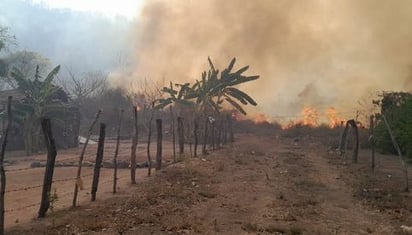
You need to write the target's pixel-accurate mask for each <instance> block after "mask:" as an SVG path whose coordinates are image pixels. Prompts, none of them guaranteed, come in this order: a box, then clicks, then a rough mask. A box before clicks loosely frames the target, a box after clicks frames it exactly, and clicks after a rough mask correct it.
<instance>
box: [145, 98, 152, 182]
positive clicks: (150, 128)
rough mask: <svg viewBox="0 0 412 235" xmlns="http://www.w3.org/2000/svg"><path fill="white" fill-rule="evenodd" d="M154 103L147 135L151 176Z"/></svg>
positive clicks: (148, 169) (148, 171) (148, 173)
mask: <svg viewBox="0 0 412 235" xmlns="http://www.w3.org/2000/svg"><path fill="white" fill-rule="evenodd" d="M153 108H154V105H152V110H151V112H152V113H151V114H150V119H149V130H148V132H149V133H148V135H147V148H146V151H147V175H148V176H151V175H152V156H151V154H150V144H151V143H152V122H153V117H154V109H153Z"/></svg>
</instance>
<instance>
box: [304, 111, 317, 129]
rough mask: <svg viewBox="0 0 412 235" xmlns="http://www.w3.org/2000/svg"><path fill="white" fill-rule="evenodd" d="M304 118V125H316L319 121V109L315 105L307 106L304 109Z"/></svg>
mask: <svg viewBox="0 0 412 235" xmlns="http://www.w3.org/2000/svg"><path fill="white" fill-rule="evenodd" d="M302 114H303V120H302V121H301V122H302V124H303V125H304V126H310V127H315V126H317V125H318V122H319V114H318V111H317V110H316V109H315V108H313V107H308V106H305V107H304V108H303V111H302Z"/></svg>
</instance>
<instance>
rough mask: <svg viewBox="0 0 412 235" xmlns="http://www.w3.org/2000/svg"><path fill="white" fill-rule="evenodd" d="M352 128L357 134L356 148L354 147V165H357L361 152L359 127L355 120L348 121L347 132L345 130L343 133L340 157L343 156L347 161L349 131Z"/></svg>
mask: <svg viewBox="0 0 412 235" xmlns="http://www.w3.org/2000/svg"><path fill="white" fill-rule="evenodd" d="M350 127H352V129H353V130H354V132H355V144H354V147H353V154H352V162H353V163H357V162H358V152H359V130H358V127H357V125H356V122H355V120H353V119H351V120H348V121H347V122H346V126H345V130H344V131H343V133H342V138H341V141H340V146H339V150H340V155H341V156H342V157H343V158H344V159H346V157H345V153H346V138H347V135H348V131H349V128H350Z"/></svg>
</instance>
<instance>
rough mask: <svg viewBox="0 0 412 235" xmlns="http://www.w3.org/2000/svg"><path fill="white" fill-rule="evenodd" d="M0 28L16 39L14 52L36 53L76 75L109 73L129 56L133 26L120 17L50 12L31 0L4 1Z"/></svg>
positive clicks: (1, 2) (1, 4)
mask: <svg viewBox="0 0 412 235" xmlns="http://www.w3.org/2000/svg"><path fill="white" fill-rule="evenodd" d="M0 25H2V26H6V27H8V28H9V30H10V33H11V34H12V35H14V36H16V40H17V44H18V45H17V47H13V48H12V49H13V50H30V51H35V52H38V53H40V54H42V55H43V56H45V57H47V58H49V59H50V60H51V62H52V63H53V64H52V65H57V64H61V65H63V66H67V67H70V68H72V69H73V70H74V71H75V72H79V73H82V72H88V71H95V70H102V71H105V72H109V71H110V70H112V69H113V68H114V67H116V63H117V60H118V57H119V56H121V55H123V56H124V55H125V54H127V52H128V46H129V43H128V36H127V35H128V32H129V30H130V28H131V25H130V23H129V22H128V21H127V20H126V19H124V18H121V17H118V18H108V17H105V16H103V15H99V14H96V13H94V14H91V13H86V12H78V11H72V10H69V9H49V8H47V7H46V6H45V5H39V4H33V3H31V1H28V0H1V1H0Z"/></svg>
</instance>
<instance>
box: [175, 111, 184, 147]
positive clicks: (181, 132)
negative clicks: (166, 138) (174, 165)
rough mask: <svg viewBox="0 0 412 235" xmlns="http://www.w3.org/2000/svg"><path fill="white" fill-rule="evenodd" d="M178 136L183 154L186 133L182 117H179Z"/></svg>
mask: <svg viewBox="0 0 412 235" xmlns="http://www.w3.org/2000/svg"><path fill="white" fill-rule="evenodd" d="M177 136H178V137H179V153H180V154H183V153H184V151H185V132H184V126H183V119H182V117H177Z"/></svg>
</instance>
